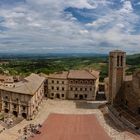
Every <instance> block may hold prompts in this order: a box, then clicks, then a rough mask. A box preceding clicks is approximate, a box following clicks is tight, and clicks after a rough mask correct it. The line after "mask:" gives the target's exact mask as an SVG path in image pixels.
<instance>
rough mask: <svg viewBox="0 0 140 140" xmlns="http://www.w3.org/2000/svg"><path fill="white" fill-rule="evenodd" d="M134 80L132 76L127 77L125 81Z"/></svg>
mask: <svg viewBox="0 0 140 140" xmlns="http://www.w3.org/2000/svg"><path fill="white" fill-rule="evenodd" d="M132 79H133V76H132V75H127V76H125V81H132Z"/></svg>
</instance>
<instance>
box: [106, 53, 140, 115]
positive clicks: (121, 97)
mask: <svg viewBox="0 0 140 140" xmlns="http://www.w3.org/2000/svg"><path fill="white" fill-rule="evenodd" d="M125 68H126V53H125V52H123V51H112V52H110V54H109V78H106V79H105V93H106V96H107V99H108V102H109V103H110V104H111V105H112V106H120V107H123V108H125V109H127V110H128V111H130V112H132V113H134V114H136V115H138V114H140V70H137V71H136V72H134V74H133V75H129V76H126V75H125Z"/></svg>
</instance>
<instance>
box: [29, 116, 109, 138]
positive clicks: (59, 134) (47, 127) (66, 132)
mask: <svg viewBox="0 0 140 140" xmlns="http://www.w3.org/2000/svg"><path fill="white" fill-rule="evenodd" d="M40 131H41V134H36V135H35V137H34V138H31V139H30V140H111V138H110V137H109V136H108V135H107V133H106V132H105V131H104V129H103V128H102V126H101V125H100V124H99V122H98V120H97V118H96V116H95V115H92V114H90V115H81V114H80V115H69V114H50V115H49V117H48V119H47V120H46V121H45V122H44V123H43V126H42V128H41V129H40Z"/></svg>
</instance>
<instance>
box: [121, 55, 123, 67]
mask: <svg viewBox="0 0 140 140" xmlns="http://www.w3.org/2000/svg"><path fill="white" fill-rule="evenodd" d="M121 66H123V57H122V56H121Z"/></svg>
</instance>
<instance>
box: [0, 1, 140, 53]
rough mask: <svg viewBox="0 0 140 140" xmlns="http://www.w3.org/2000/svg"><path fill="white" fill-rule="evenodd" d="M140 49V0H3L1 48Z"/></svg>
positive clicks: (42, 50) (0, 6)
mask: <svg viewBox="0 0 140 140" xmlns="http://www.w3.org/2000/svg"><path fill="white" fill-rule="evenodd" d="M113 49H122V50H125V51H127V52H128V53H140V0H0V52H8V53H9V52H14V53H16V52H20V53H22V52H24V53H26V52H28V53H29V52H31V53H56V52H58V53H59V52H61V53H71V52H75V53H80V52H81V53H108V51H110V50H113Z"/></svg>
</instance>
